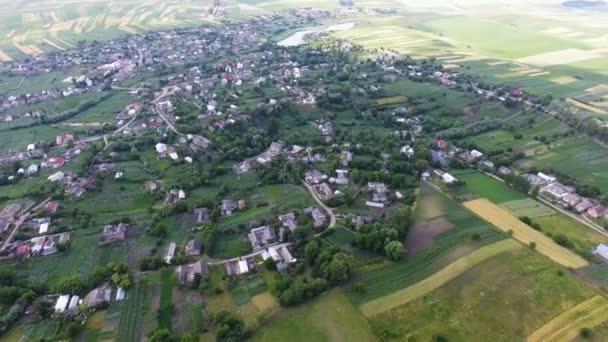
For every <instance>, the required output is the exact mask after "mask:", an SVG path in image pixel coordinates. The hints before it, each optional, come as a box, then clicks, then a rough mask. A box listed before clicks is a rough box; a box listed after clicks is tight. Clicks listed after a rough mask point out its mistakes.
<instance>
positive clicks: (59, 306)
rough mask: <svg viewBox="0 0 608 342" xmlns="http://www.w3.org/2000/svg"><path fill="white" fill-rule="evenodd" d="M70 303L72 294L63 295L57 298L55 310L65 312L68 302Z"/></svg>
mask: <svg viewBox="0 0 608 342" xmlns="http://www.w3.org/2000/svg"><path fill="white" fill-rule="evenodd" d="M69 303H70V295H61V296H59V298H57V302H56V303H55V312H56V313H64V312H65V311H66V310H67V308H68V304H69Z"/></svg>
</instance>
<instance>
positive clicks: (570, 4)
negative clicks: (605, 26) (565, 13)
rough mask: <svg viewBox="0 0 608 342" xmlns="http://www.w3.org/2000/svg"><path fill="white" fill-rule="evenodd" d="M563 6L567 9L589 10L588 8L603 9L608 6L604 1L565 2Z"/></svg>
mask: <svg viewBox="0 0 608 342" xmlns="http://www.w3.org/2000/svg"><path fill="white" fill-rule="evenodd" d="M562 5H564V6H565V7H572V8H581V9H587V8H602V7H605V6H606V5H608V4H607V3H605V2H604V1H589V0H570V1H565V2H564V3H562Z"/></svg>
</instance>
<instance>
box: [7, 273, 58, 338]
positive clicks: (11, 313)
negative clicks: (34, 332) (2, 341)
mask: <svg viewBox="0 0 608 342" xmlns="http://www.w3.org/2000/svg"><path fill="white" fill-rule="evenodd" d="M46 292H47V289H46V287H45V286H44V285H34V284H31V283H29V282H27V281H25V280H24V279H23V278H21V277H18V276H17V274H16V272H15V271H14V270H12V269H8V268H3V269H0V305H1V306H2V307H3V311H2V314H1V315H0V334H2V333H5V332H6V331H7V330H8V329H9V328H10V327H11V325H12V324H13V323H15V322H16V321H17V319H19V318H20V317H21V316H22V315H23V313H24V312H25V309H26V307H28V306H29V305H30V304H34V305H33V306H32V308H33V309H34V310H33V311H34V313H35V314H37V315H39V316H45V317H46V316H47V315H48V313H49V312H50V311H49V310H48V307H49V305H48V303H46V302H44V301H42V299H37V298H39V297H40V296H41V295H43V294H45V293H46Z"/></svg>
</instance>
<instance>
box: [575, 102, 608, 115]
mask: <svg viewBox="0 0 608 342" xmlns="http://www.w3.org/2000/svg"><path fill="white" fill-rule="evenodd" d="M566 102H568V103H570V104H572V105H575V106H577V107H579V108H582V109H585V110H588V111H590V112H593V113H596V114H606V111H605V110H603V109H601V108H597V107H594V106H592V105H590V104H587V103H584V102H581V101H579V100H575V99H573V98H567V99H566Z"/></svg>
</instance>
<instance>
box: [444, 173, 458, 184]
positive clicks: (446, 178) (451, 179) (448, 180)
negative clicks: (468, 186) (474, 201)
mask: <svg viewBox="0 0 608 342" xmlns="http://www.w3.org/2000/svg"><path fill="white" fill-rule="evenodd" d="M441 180H442V181H443V182H444V183H445V184H452V183H454V182H457V181H458V179H456V177H454V176H452V175H451V174H449V173H447V172H445V173H444V174H443V175H441Z"/></svg>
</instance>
